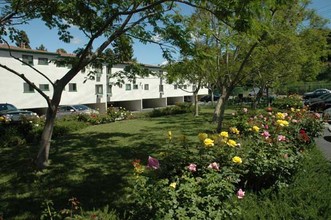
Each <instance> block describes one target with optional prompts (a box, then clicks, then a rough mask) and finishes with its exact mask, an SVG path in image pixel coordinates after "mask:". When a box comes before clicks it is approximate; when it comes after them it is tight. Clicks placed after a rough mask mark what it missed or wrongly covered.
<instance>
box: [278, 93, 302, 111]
mask: <svg viewBox="0 0 331 220" xmlns="http://www.w3.org/2000/svg"><path fill="white" fill-rule="evenodd" d="M272 106H273V107H275V108H279V109H289V108H290V107H292V108H302V106H303V102H302V97H301V96H299V95H290V96H287V97H277V98H276V99H274V100H273V102H272Z"/></svg>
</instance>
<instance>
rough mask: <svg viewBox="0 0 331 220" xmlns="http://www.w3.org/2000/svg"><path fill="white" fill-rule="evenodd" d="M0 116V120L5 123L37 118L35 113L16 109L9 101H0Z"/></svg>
mask: <svg viewBox="0 0 331 220" xmlns="http://www.w3.org/2000/svg"><path fill="white" fill-rule="evenodd" d="M0 117H1V118H2V119H1V120H0V122H1V121H4V122H7V123H17V122H21V121H22V120H33V119H38V118H39V116H38V115H37V113H35V112H32V111H28V110H21V109H17V108H16V107H15V106H14V105H12V104H9V103H0Z"/></svg>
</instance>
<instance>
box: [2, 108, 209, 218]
mask: <svg viewBox="0 0 331 220" xmlns="http://www.w3.org/2000/svg"><path fill="white" fill-rule="evenodd" d="M192 117H193V116H192V115H187V114H186V115H178V116H171V117H160V118H153V119H148V120H147V121H150V122H151V124H147V125H142V126H140V124H141V123H140V121H139V120H138V121H137V123H136V124H135V125H134V126H136V128H135V129H133V130H134V132H116V131H115V132H111V131H108V130H107V129H105V130H104V131H103V132H93V131H92V132H84V131H82V132H77V133H74V134H69V135H67V136H66V137H63V138H59V139H57V140H55V141H54V143H53V144H52V147H51V152H50V159H51V165H50V167H49V168H47V169H46V170H45V171H42V172H37V171H36V170H35V168H34V167H33V164H32V160H31V158H32V157H34V156H35V155H36V153H37V150H38V149H37V147H29V148H26V147H12V148H5V149H0V153H1V156H0V159H1V161H2V166H1V167H0V194H1V199H0V216H1V214H2V215H3V218H4V219H14V218H15V217H17V218H20V219H38V218H40V214H41V212H42V211H43V210H45V208H46V207H42V203H43V202H45V201H46V200H51V201H53V203H54V208H56V210H61V209H63V208H70V204H69V202H68V200H69V199H70V198H72V197H76V198H77V199H78V200H79V201H80V203H81V205H82V207H83V208H84V209H85V210H92V209H93V208H101V207H103V206H105V205H110V208H116V209H118V210H120V209H121V208H123V207H122V206H121V204H122V201H125V199H126V197H125V196H126V194H125V193H126V192H125V190H126V189H125V187H126V186H127V181H128V178H130V176H131V175H132V172H133V167H132V164H131V162H132V161H133V160H134V159H141V160H142V163H143V164H146V163H147V158H148V156H149V155H154V154H157V153H160V152H162V151H163V150H164V149H165V148H166V147H167V144H166V143H167V140H166V132H165V131H167V130H175V131H176V135H177V136H178V137H179V136H180V135H187V136H192V137H194V138H196V136H197V133H198V132H206V131H208V132H212V131H213V130H212V129H210V127H212V126H210V123H211V121H210V119H211V118H210V114H207V113H205V114H203V113H202V114H201V115H200V116H199V117H195V118H193V119H192ZM118 123H121V122H118ZM120 125H121V124H120ZM125 125H126V124H122V125H121V126H125ZM109 126H113V125H112V124H109ZM208 129H210V130H208Z"/></svg>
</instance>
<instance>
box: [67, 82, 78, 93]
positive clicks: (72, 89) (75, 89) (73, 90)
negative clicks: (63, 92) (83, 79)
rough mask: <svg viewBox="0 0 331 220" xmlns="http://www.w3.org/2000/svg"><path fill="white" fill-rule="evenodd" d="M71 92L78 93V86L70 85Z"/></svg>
mask: <svg viewBox="0 0 331 220" xmlns="http://www.w3.org/2000/svg"><path fill="white" fill-rule="evenodd" d="M69 92H77V84H76V83H69Z"/></svg>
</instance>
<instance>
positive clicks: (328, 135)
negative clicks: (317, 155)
mask: <svg viewBox="0 0 331 220" xmlns="http://www.w3.org/2000/svg"><path fill="white" fill-rule="evenodd" d="M315 141H316V145H317V147H318V148H319V149H320V150H321V151H322V152H323V153H324V156H325V158H326V159H328V160H329V161H331V125H328V124H326V125H325V128H324V131H323V133H322V135H321V136H320V137H318V138H316V139H315Z"/></svg>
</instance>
